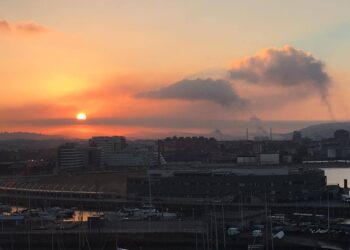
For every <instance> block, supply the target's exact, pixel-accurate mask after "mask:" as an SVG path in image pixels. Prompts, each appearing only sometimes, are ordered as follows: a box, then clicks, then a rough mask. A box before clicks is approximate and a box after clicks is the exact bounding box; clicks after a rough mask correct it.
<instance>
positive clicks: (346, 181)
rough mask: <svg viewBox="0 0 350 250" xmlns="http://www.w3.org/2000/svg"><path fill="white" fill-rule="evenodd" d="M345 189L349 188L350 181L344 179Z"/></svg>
mask: <svg viewBox="0 0 350 250" xmlns="http://www.w3.org/2000/svg"><path fill="white" fill-rule="evenodd" d="M344 188H348V179H344Z"/></svg>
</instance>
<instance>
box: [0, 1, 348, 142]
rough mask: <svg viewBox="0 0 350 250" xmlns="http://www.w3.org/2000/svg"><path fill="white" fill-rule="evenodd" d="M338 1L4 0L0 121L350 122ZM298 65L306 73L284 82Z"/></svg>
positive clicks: (174, 126)
mask: <svg viewBox="0 0 350 250" xmlns="http://www.w3.org/2000/svg"><path fill="white" fill-rule="evenodd" d="M335 2H337V3H330V1H329V2H327V1H314V0H312V1H310V2H308V3H305V1H296V2H295V3H281V2H280V1H273V0H271V1H267V2H266V3H265V4H264V5H263V4H262V3H261V2H260V1H253V0H252V1H248V2H247V3H227V2H226V1H223V2H220V3H218V2H215V1H203V3H202V4H199V3H198V2H196V1H176V3H165V2H164V1H154V2H153V1H152V2H150V3H139V4H137V3H130V2H129V1H120V2H119V1H112V0H104V1H101V2H100V1H91V0H88V1H84V2H83V1H74V3H72V1H68V0H63V1H57V2H56V1H55V3H53V2H47V1H43V0H37V1H35V0H28V1H25V2H23V1H19V0H14V1H7V2H6V3H5V2H2V3H0V59H1V60H0V76H1V83H0V130H2V131H34V132H40V133H49V134H62V135H69V136H76V137H89V136H91V135H96V134H125V135H129V134H132V135H136V134H142V133H146V132H147V133H157V132H159V133H166V132H176V131H183V132H194V133H199V132H209V131H212V130H214V129H216V128H219V129H221V130H223V131H224V132H227V133H236V134H237V133H238V134H240V133H243V134H244V127H245V126H249V122H250V120H251V117H258V118H259V119H260V120H261V121H266V122H268V121H291V125H290V126H289V127H288V126H287V128H286V127H283V128H282V127H279V125H278V122H275V123H274V124H275V125H274V126H276V127H275V131H281V132H285V131H288V130H291V129H297V128H300V127H303V126H304V125H305V124H309V122H310V121H314V122H319V121H344V120H348V119H349V111H348V110H349V107H348V106H349V104H348V101H347V100H349V97H350V96H349V95H350V94H349V93H350V91H349V90H350V89H349V88H350V87H349V85H348V84H347V82H348V81H349V79H350V76H349V74H348V73H347V72H348V67H349V66H348V63H347V60H348V52H349V51H350V50H349V49H350V48H349V45H348V44H350V43H347V42H346V41H348V40H349V38H350V34H349V32H347V31H346V30H349V29H348V28H349V27H348V24H349V23H350V20H349V19H350V18H349V17H348V13H347V11H346V10H348V9H349V8H348V7H350V4H349V3H348V2H346V1H340V0H339V1H335ZM300 6H301V7H302V8H300ZM310 9H313V11H312V12H310V11H309V10H310ZM261 10H263V11H261ZM287 13H288V15H287ZM286 45H289V46H290V48H292V49H290V50H291V51H292V52H291V53H295V54H287V52H288V49H287V48H288V47H286ZM269 48H272V49H270V52H271V54H269V53H270V52H268V51H269V50H268V49H269ZM288 53H289V52H288ZM275 54H277V55H275ZM281 58H282V59H281ZM310 58H311V59H310ZM250 59H252V60H253V61H254V62H255V64H254V63H252V62H251V61H249V60H250ZM247 60H248V61H247ZM284 63H286V65H287V66H283V65H284ZM257 65H258V66H257ZM276 65H277V66H276ZM281 65H282V66H283V67H282V66H281ZM293 65H299V66H298V67H296V68H295V72H296V74H299V73H300V74H304V73H305V78H301V79H296V80H295V81H286V82H284V79H287V78H288V79H289V78H293V76H290V75H288V70H286V68H287V69H288V67H292V68H293V67H294V66H293ZM315 65H316V67H320V68H316V69H315V68H314V66H315ZM276 68H277V69H276ZM233 71H235V72H236V71H237V72H238V71H239V72H238V74H237V76H233V75H231V76H230V74H231V73H232V72H233ZM315 71H317V72H316V73H315ZM271 72H272V73H271ZM276 72H277V73H276ZM290 72H293V71H292V70H291V71H290ZM252 74H253V75H254V77H258V78H259V79H258V80H256V79H255V80H252V79H251V78H249V77H251V75H252ZM274 74H277V76H276V75H274ZM320 74H324V75H326V76H327V77H328V76H329V81H328V79H326V80H324V79H320V78H319V77H324V75H323V76H322V75H321V76H320ZM208 78H210V81H209V82H206V83H205V81H206V79H208ZM184 79H188V80H189V81H188V82H185V83H183V82H181V81H182V80H184ZM214 80H220V81H223V83H220V84H221V85H220V86H218V88H217V89H215V87H214V88H213V90H210V91H209V90H208V93H206V92H205V89H204V90H203V89H202V87H201V86H199V85H200V84H209V85H211V84H216V83H215V82H212V81H214ZM303 81H304V82H303ZM181 84H183V85H181ZM197 84H199V85H197ZM317 84H319V85H317ZM172 85H174V87H173V88H170V89H168V88H167V87H168V86H172ZM180 85H181V86H180ZM179 86H180V87H179ZM202 86H203V85H202ZM318 86H322V87H321V88H320V89H321V90H318V89H317V88H318ZM226 87H228V88H232V93H229V94H230V95H229V96H226V98H228V100H229V104H228V105H226V103H223V102H221V101H220V100H219V99H218V98H220V94H224V92H225V88H226ZM184 88H185V89H184ZM219 88H222V90H220V89H219ZM181 91H182V92H181ZM192 91H193V92H192ZM203 91H204V92H205V93H204V92H203ZM220 91H221V92H220ZM230 91H231V90H230ZM214 92H215V93H214ZM216 92H217V93H216ZM325 93H326V95H327V98H326V100H325V98H323V96H322V95H323V94H325ZM210 95H213V96H210ZM236 97H237V98H236ZM191 98H192V99H191ZM230 98H231V99H230ZM235 98H236V99H237V100H236V99H235ZM330 110H331V111H330ZM78 112H86V114H87V115H88V120H87V121H85V122H80V123H77V121H75V115H76V114H77V113H78ZM231 121H232V124H233V125H232V127H230V125H229V124H230V122H231ZM235 121H243V123H242V124H240V125H238V124H235V123H234V122H235ZM244 121H245V122H246V124H245V123H244ZM294 121H306V122H305V123H300V124H299V125H295V124H294V123H293V122H294ZM247 124H248V125H247Z"/></svg>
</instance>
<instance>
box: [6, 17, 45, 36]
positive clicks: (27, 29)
mask: <svg viewBox="0 0 350 250" xmlns="http://www.w3.org/2000/svg"><path fill="white" fill-rule="evenodd" d="M47 31H48V28H47V27H44V26H43V25H41V24H38V23H36V22H33V21H19V22H9V21H6V20H1V19H0V32H2V33H7V34H12V33H18V34H24V35H38V34H42V33H45V32H47Z"/></svg>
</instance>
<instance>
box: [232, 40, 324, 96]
mask: <svg viewBox="0 0 350 250" xmlns="http://www.w3.org/2000/svg"><path fill="white" fill-rule="evenodd" d="M229 76H230V78H231V79H234V80H243V81H245V82H248V83H252V84H261V85H278V86H282V87H296V86H309V87H312V88H313V89H314V90H317V91H318V92H319V94H320V95H321V98H322V99H327V96H328V87H329V84H330V82H331V79H330V76H329V75H328V73H327V72H326V71H325V66H324V64H323V62H322V61H320V60H318V59H316V58H315V57H314V56H313V55H312V54H310V53H307V52H305V51H303V50H298V49H296V48H294V47H292V46H285V47H283V48H280V49H278V48H269V49H265V50H263V51H261V52H260V53H258V54H257V55H255V56H253V57H248V58H245V59H243V60H241V61H239V62H237V63H236V64H235V65H234V66H233V67H232V68H231V69H230V71H229Z"/></svg>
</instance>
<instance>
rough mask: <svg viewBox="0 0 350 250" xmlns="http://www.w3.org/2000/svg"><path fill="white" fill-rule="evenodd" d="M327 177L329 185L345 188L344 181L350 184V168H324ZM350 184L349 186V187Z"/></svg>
mask: <svg viewBox="0 0 350 250" xmlns="http://www.w3.org/2000/svg"><path fill="white" fill-rule="evenodd" d="M322 169H323V170H324V172H325V175H326V176H327V184H339V185H340V186H341V187H343V186H344V179H348V183H349V184H350V168H322ZM349 184H348V186H349Z"/></svg>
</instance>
